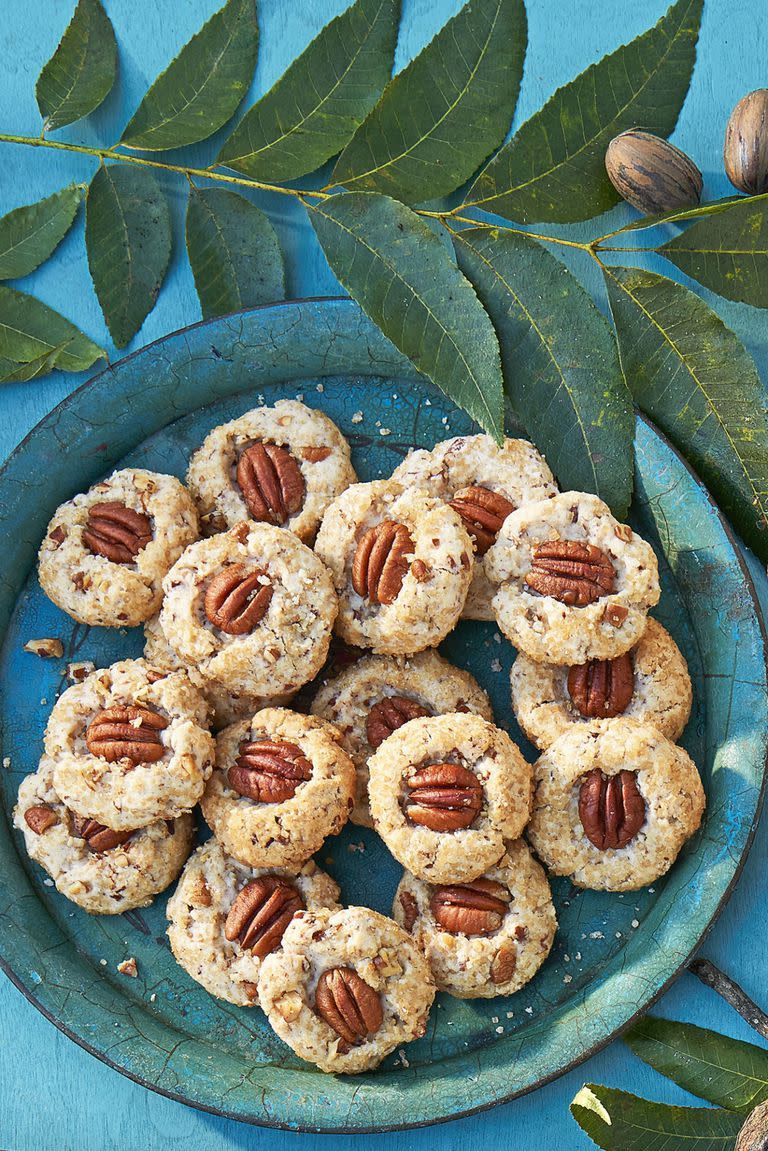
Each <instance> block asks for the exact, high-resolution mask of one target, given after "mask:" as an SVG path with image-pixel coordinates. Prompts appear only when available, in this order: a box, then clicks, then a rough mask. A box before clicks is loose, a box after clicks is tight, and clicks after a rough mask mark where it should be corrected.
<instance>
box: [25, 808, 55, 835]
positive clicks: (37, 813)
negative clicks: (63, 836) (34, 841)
mask: <svg viewBox="0 0 768 1151" xmlns="http://www.w3.org/2000/svg"><path fill="white" fill-rule="evenodd" d="M24 820H25V822H26V824H27V827H29V828H31V829H32V831H34V833H35V835H42V834H43V832H44V831H47V830H48V828H49V827H53V825H54V824H56V823H58V822H59V817H58V815H57V814H56V812H55V811H54V810H53V808H52V807H49V806H48V804H47V803H38V804H35V806H34V807H28V808H27V810H26V811H25V812H24Z"/></svg>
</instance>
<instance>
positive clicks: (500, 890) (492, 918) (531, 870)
mask: <svg viewBox="0 0 768 1151" xmlns="http://www.w3.org/2000/svg"><path fill="white" fill-rule="evenodd" d="M392 915H393V916H394V918H395V920H396V921H397V922H398V923H399V924H400V925H401V927H404V928H405V930H406V931H408V932H410V935H411V937H412V939H413V941H414V942H415V943H416V944H417V945H418V947H420V948H421V950H422V951H423V952H424V954H425V955H426V957H427V962H428V963H429V966H430V967H431V969H432V975H433V976H434V979H435V983H436V984H437V988H438V991H447V992H448V993H449V994H450V995H455V996H457V998H459V999H490V998H492V997H493V996H495V995H512V994H513V993H514V992H515V991H519V990H520V988H521V987H524V986H525V984H526V983H528V982H529V981H530V980H531V979H532V978H533V976H534V975H535V974H536V972H537V971H538V970H539V968H540V967H541V965H542V963H543V962H544V960H545V959H546V958H547V956H548V955H549V952H550V949H551V947H552V941H553V940H554V938H555V931H556V930H557V919H556V917H555V908H554V906H553V904H552V895H551V893H550V890H549V884H548V882H547V877H546V875H545V874H544V869H543V868H542V867H540V865H539V864H538V863H536V861H535V860H534V858H533V856H532V855H531V853H530V851H529V850H528V847H527V845H526V844H525V843H524V842H523V840H522V839H516V840H515V841H514V842H513V843H508V844H507V850H506V852H505V854H504V855H503V856H502V857H501V859H500V860H499V862H498V863H497V864H496V866H495V867H492V868H490V869H489V870H488V871H486V873H485V874H484V875H483V876H482V877H481V878H480V879H475V880H472V882H470V883H464V884H461V883H456V884H448V885H446V884H443V885H432V884H429V883H424V881H423V880H421V879H417V878H416V877H415V876H414V875H411V874H410V872H407V871H406V872H405V874H404V875H403V878H402V879H401V880H400V886H399V887H398V889H397V892H396V893H395V901H394V905H393V909H392Z"/></svg>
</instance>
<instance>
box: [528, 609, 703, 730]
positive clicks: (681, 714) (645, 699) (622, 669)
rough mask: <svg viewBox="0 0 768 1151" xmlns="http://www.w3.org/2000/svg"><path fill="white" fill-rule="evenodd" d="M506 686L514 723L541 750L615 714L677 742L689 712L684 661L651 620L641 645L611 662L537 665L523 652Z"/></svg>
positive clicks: (675, 645) (690, 695)
mask: <svg viewBox="0 0 768 1151" xmlns="http://www.w3.org/2000/svg"><path fill="white" fill-rule="evenodd" d="M510 681H511V685H512V707H513V709H514V712H515V715H516V716H517V721H518V723H519V724H520V726H521V728H522V729H523V731H524V732H525V734H526V735H527V736H528V738H529V739H530V740H531V741H532V742H533V743H535V744H536V746H537V747H539V748H540V749H541V750H544V749H546V748H548V747H549V746H550V744H552V743H554V741H555V740H556V739H557V738H558V737H559V736H561V735H563V734H564V733H565V732H566V731H568V730H569V728H571V727H572V726H573V725H574V724H584V723H590V722H591V721H592V720H593V719H606V718H613V717H615V716H617V715H625V716H629V717H630V718H632V719H641V720H645V721H647V722H648V723H652V724H653V725H654V727H656V728H657V729H658V730H659V731H660V732H661V734H662V735H665V736H666V737H667V739H671V740H673V741H675V740H677V739H679V738H680V736H681V735H682V733H683V729H684V727H685V725H686V723H687V722H688V717H689V715H690V713H691V701H692V690H691V677H690V676H689V674H688V667H687V664H686V662H685V659H684V657H683V655H682V653H681V651H680V649H679V648H678V646H677V644H676V643H675V641H674V640H673V639H672V636H671V635H670V634H669V632H668V631H667V630H666V629H665V628H664V627H662V625H661V624H660V623H658V621H657V620H655V619H651V618H650V617H649V619H648V622H647V625H646V628H645V631H644V632H643V635H642V637H641V639H640V640H639V642H638V643H637V644H635V646H634V647H633V648H631V650H630V651H629V652H626V653H625V654H624V655H622V656H619V657H617V658H616V659H614V660H595V661H593V662H592V663H589V664H581V665H578V664H577V665H575V666H574V667H572V668H569V667H566V666H563V665H558V664H547V663H536V662H535V661H534V660H532V659H529V658H528V656H526V655H524V654H522V653H521V654H520V655H518V657H517V659H516V660H515V662H514V664H513V665H512V672H511V676H510Z"/></svg>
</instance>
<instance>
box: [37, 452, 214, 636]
mask: <svg viewBox="0 0 768 1151" xmlns="http://www.w3.org/2000/svg"><path fill="white" fill-rule="evenodd" d="M198 535H199V530H198V522H197V511H196V509H195V505H194V503H193V501H192V497H191V496H190V494H189V492H188V491H187V489H186V488H185V487H184V486H183V485H182V484H181V483H179V481H178V480H177V479H176V478H175V477H174V476H165V475H159V474H158V473H157V472H147V471H143V470H141V469H139V468H124V469H123V470H122V471H119V472H115V473H114V474H113V475H111V476H110V477H109V479H106V480H104V481H103V482H102V483H99V484H95V485H94V487H92V488H90V489H89V490H88V491H87V492H84V493H83V494H82V495H78V496H75V498H74V499H73V500H69V501H68V502H67V503H65V504H62V505H61V507H59V508H58V509H57V510H56V512H55V513H54V516H53V519H52V520H51V522H50V523H49V524H48V528H47V529H46V533H45V539H44V540H43V542H42V544H41V545H40V554H39V568H38V571H39V577H40V585H41V587H42V589H43V591H44V592H45V593H46V595H47V596H48V597H49V598H50V599H52V600H53V602H54V603H55V604H56V605H57V607H60V608H61V609H62V610H63V611H65V612H66V613H67V614H68V615H70V616H72V618H73V619H76V620H78V621H79V622H80V623H85V624H91V625H94V626H99V627H135V626H136V625H137V624H140V623H143V622H144V620H146V619H149V617H150V616H151V615H154V613H155V612H156V611H157V609H158V608H159V606H160V601H161V600H162V598H163V588H162V582H163V576H164V575H165V573H166V572H167V571H168V569H169V568H170V567H171V566H172V565H173V564H174V563H175V562H176V560H177V559H178V558H179V556H180V555H181V553H182V552H183V550H184V548H185V547H186V546H187V544H190V543H192V541H193V540H196V539H197V537H198Z"/></svg>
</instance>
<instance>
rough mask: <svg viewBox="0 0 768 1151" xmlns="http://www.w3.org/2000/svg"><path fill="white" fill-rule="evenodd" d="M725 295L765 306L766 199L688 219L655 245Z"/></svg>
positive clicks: (767, 273)
mask: <svg viewBox="0 0 768 1151" xmlns="http://www.w3.org/2000/svg"><path fill="white" fill-rule="evenodd" d="M659 250H660V252H661V253H662V255H664V256H666V257H667V259H668V260H671V261H672V263H673V264H676V265H677V267H678V268H680V270H681V271H683V272H685V273H686V274H687V275H689V276H691V277H692V278H693V279H694V280H698V281H699V283H700V284H703V285H704V287H705V288H710V289H711V290H712V291H713V292H716V293H717V294H718V296H724V297H725V298H726V299H727V300H738V301H739V303H742V304H754V305H755V306H756V307H758V308H768V204H766V202H765V201H763V200H761V201H760V202H759V203H757V204H755V203H754V202H753V201H752V200H742V201H740V202H737V203H736V204H735V205H734V206H733V207H730V208H727V209H725V210H723V211H722V212H718V213H717V214H716V215H713V216H709V217H706V218H705V219H702V220H700V221H699V222H698V223H696V224H692V225H691V226H690V227H689V228H688V229H687V230H686V231H685V232H683V233H682V234H681V235H679V236H675V238H674V239H673V240H669V241H668V242H667V243H666V244H663V245H662V247H661V248H660V249H659Z"/></svg>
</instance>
